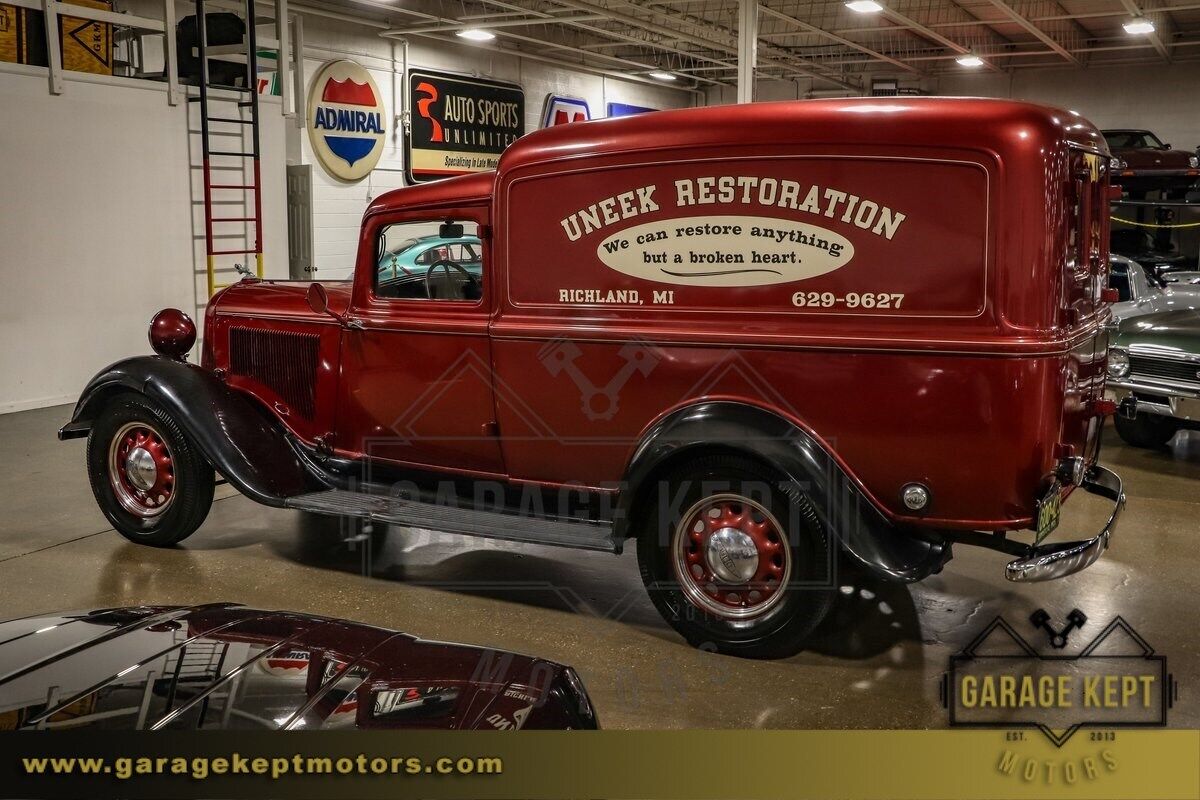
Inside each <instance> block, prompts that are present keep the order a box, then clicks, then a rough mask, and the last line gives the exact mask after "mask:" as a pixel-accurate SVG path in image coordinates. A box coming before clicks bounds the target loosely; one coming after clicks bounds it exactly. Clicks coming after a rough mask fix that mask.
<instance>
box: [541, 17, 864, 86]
mask: <svg viewBox="0 0 1200 800" xmlns="http://www.w3.org/2000/svg"><path fill="white" fill-rule="evenodd" d="M554 2H555V3H558V4H559V5H563V6H567V7H569V8H574V9H576V10H577V11H586V12H590V13H593V14H606V15H608V16H609V17H611V18H612V19H613V20H615V21H617V22H620V23H623V24H625V25H632V26H634V27H638V28H642V29H643V30H648V31H652V32H654V33H657V34H659V35H662V36H666V37H667V38H669V39H671V40H673V41H676V42H687V43H689V44H693V45H696V46H697V47H703V48H706V49H708V50H716V51H718V52H722V53H725V54H726V55H731V56H736V55H737V45H736V42H735V43H732V44H727V43H726V42H723V41H719V40H716V39H708V38H705V37H703V36H696V35H694V34H691V33H686V32H684V31H679V30H675V29H673V28H668V27H667V26H665V25H659V24H658V23H656V22H651V21H649V20H645V19H640V18H638V17H635V16H633V15H631V14H626V13H624V12H621V11H616V10H614V9H610V8H605V7H603V6H598V5H595V4H594V3H589V2H586V0H554ZM714 30H716V28H715V27H714ZM776 51H778V52H779V53H781V54H782V55H783V56H785V57H786V58H787V60H786V61H783V60H780V59H779V57H778V56H776V57H773V58H762V59H760V60H759V65H760V66H770V67H780V68H783V69H785V70H787V71H789V72H792V73H794V74H798V75H804V76H806V77H809V78H816V79H818V80H823V81H828V82H829V83H832V84H834V85H835V86H840V87H842V88H843V89H849V90H850V91H853V92H861V91H862V87H861V86H857V85H855V84H853V83H850V82H849V81H846V80H843V79H841V78H838V77H835V76H832V75H825V74H823V73H821V72H820V71H818V70H816V69H814V68H813V67H812V66H810V65H807V64H806V63H805V61H804V59H801V58H797V57H795V56H792V55H791V54H790V53H786V51H783V50H782V48H772V50H771V52H772V53H775V52H776Z"/></svg>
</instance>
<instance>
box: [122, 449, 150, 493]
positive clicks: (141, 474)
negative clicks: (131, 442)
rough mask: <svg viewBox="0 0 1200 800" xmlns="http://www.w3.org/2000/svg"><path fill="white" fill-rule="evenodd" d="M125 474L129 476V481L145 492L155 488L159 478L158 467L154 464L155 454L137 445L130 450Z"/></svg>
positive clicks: (126, 460)
mask: <svg viewBox="0 0 1200 800" xmlns="http://www.w3.org/2000/svg"><path fill="white" fill-rule="evenodd" d="M125 474H126V475H127V476H129V482H130V483H132V484H133V485H134V486H136V487H137V488H139V489H141V490H142V491H143V492H148V491H150V490H151V489H153V488H154V483H155V481H156V480H157V479H158V468H157V467H156V466H154V456H152V455H150V451H149V450H147V449H145V448H144V447H135V448H133V449H132V450H130V451H129V457H128V458H126V459H125Z"/></svg>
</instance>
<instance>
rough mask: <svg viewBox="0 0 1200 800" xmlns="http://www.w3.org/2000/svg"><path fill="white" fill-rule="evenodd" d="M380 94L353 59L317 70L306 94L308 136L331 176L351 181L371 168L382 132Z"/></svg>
mask: <svg viewBox="0 0 1200 800" xmlns="http://www.w3.org/2000/svg"><path fill="white" fill-rule="evenodd" d="M385 114H386V112H385V110H384V107H383V98H382V95H380V93H379V88H378V87H377V86H376V85H375V81H374V80H373V79H372V78H371V75H370V73H368V72H367V71H366V70H365V69H363V68H362V67H361V66H360V65H358V64H356V63H354V62H353V61H344V60H343V61H330V62H329V63H327V64H325V65H324V66H322V67H321V69H320V70H318V71H317V74H316V77H315V78H313V82H312V88H311V89H310V91H309V98H308V137H309V141H310V142H311V143H312V149H313V153H314V154H315V155H316V157H317V161H319V162H320V164H321V166H322V167H324V168H325V171H326V172H328V173H329V174H330V175H332V176H333V177H335V178H337V179H339V180H343V181H347V182H353V181H358V180H362V179H363V178H365V177H366V176H367V174H368V173H369V172H370V171H371V170H373V169H375V165H376V164H378V163H379V157H380V155H382V153H383V146H384V137H385V134H386V132H387V126H386V122H385Z"/></svg>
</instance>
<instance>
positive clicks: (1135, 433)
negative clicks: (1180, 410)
mask: <svg viewBox="0 0 1200 800" xmlns="http://www.w3.org/2000/svg"><path fill="white" fill-rule="evenodd" d="M1113 426H1114V427H1115V428H1116V429H1117V435H1118V436H1120V437H1121V438H1122V439H1124V440H1125V442H1126V443H1127V444H1131V445H1133V446H1134V447H1148V448H1152V449H1153V448H1159V447H1162V446H1163V445H1165V444H1166V443H1167V442H1169V441H1171V439H1172V437H1174V436H1175V434H1176V433H1178V432H1179V423H1178V422H1177V421H1175V420H1173V419H1171V418H1170V417H1164V416H1162V415H1160V414H1146V413H1139V414H1138V415H1137V416H1135V417H1134V418H1133V419H1129V418H1128V417H1123V416H1121V415H1120V414H1118V415H1117V416H1115V417H1114V418H1113Z"/></svg>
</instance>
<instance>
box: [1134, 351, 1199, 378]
mask: <svg viewBox="0 0 1200 800" xmlns="http://www.w3.org/2000/svg"><path fill="white" fill-rule="evenodd" d="M1129 372H1130V374H1131V375H1133V376H1145V377H1149V378H1167V379H1169V380H1174V381H1184V382H1187V383H1195V384H1200V374H1198V373H1200V363H1195V362H1189V361H1176V360H1174V359H1171V358H1147V357H1146V356H1131V357H1130V359H1129Z"/></svg>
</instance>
